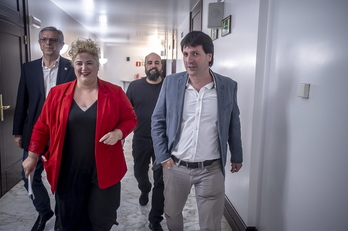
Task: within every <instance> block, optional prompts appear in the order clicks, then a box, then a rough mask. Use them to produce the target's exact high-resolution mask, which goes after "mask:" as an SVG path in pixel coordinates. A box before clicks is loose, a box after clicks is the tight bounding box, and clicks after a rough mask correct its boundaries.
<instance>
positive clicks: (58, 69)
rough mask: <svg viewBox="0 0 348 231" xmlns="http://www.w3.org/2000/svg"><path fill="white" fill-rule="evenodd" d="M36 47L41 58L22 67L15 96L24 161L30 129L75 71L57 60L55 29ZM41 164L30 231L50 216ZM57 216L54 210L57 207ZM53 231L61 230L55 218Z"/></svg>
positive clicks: (58, 45) (60, 40)
mask: <svg viewBox="0 0 348 231" xmlns="http://www.w3.org/2000/svg"><path fill="white" fill-rule="evenodd" d="M38 42H39V45H40V48H41V51H42V57H41V58H39V59H36V60H34V61H31V62H27V63H25V64H23V66H22V72H21V78H20V82H19V86H18V92H17V103H16V109H15V115H14V121H13V135H14V136H15V137H14V142H15V144H16V145H17V146H18V147H19V148H21V149H23V160H24V159H26V158H27V156H28V145H29V142H30V137H31V134H32V130H33V126H34V125H35V122H36V120H37V119H38V117H39V115H40V113H41V109H42V106H43V104H44V101H45V99H46V97H47V95H48V93H49V91H50V89H51V88H52V87H54V86H56V85H58V84H62V83H66V82H69V81H72V80H74V79H75V78H76V77H75V74H74V69H73V68H72V67H71V64H70V61H69V60H68V59H65V58H63V57H61V56H60V54H59V52H60V50H61V49H62V47H63V45H64V35H63V32H62V31H60V30H58V29H57V28H55V27H45V28H43V29H42V30H41V31H40V32H39V40H38ZM43 169H44V168H43V164H42V161H41V159H40V158H39V160H38V163H37V166H36V169H35V172H34V177H33V182H32V189H33V194H34V195H33V197H32V201H33V204H34V206H35V209H36V211H37V212H38V213H39V216H38V218H37V220H36V222H35V224H34V226H33V227H32V229H31V230H32V231H42V230H44V229H45V225H46V222H47V221H48V220H49V219H50V218H51V217H52V216H53V214H54V213H53V211H52V209H51V205H50V198H49V196H48V193H47V190H46V188H45V186H44V185H43V182H42V176H41V173H42V171H43ZM22 175H23V181H24V187H25V188H26V189H27V190H28V180H27V178H25V177H24V174H23V172H22ZM56 214H57V207H56ZM55 230H60V225H59V218H58V217H57V218H56V223H55Z"/></svg>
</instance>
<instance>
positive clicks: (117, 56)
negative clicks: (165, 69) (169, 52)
mask: <svg viewBox="0 0 348 231" xmlns="http://www.w3.org/2000/svg"><path fill="white" fill-rule="evenodd" d="M106 52H107V57H108V62H107V63H106V64H105V67H106V68H107V75H106V76H105V79H106V80H107V81H109V82H112V83H114V84H117V85H120V86H122V87H123V84H124V82H122V81H132V80H134V75H136V74H139V75H140V76H141V77H144V76H146V75H145V67H144V66H140V67H137V66H136V65H135V64H136V62H137V61H138V62H145V56H146V55H148V54H149V53H151V52H155V53H157V54H159V55H160V54H161V51H160V50H159V48H153V47H142V46H129V45H127V46H124V45H122V46H119V45H107V46H106ZM127 57H129V58H130V61H127Z"/></svg>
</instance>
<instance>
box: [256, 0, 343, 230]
mask: <svg viewBox="0 0 348 231" xmlns="http://www.w3.org/2000/svg"><path fill="white" fill-rule="evenodd" d="M269 2H270V6H269V8H268V10H269V12H268V13H267V12H265V11H263V12H262V13H261V14H266V17H268V19H269V20H268V21H267V20H263V21H261V22H260V25H261V26H260V27H265V24H267V27H268V31H267V32H266V31H263V32H262V33H264V35H265V38H266V39H265V41H266V43H265V44H264V46H265V47H266V49H265V58H260V59H259V60H258V61H260V63H263V64H264V68H261V67H260V70H262V69H263V70H264V71H263V72H262V71H260V72H258V73H257V76H256V77H257V78H258V77H260V78H261V79H263V80H264V82H263V83H261V84H260V85H259V86H258V87H260V88H262V90H260V91H259V93H260V94H258V95H256V97H258V98H264V99H265V101H264V104H263V105H262V106H263V107H260V109H259V110H257V111H255V114H254V117H256V116H257V115H265V117H264V119H263V121H260V122H262V123H264V125H263V126H264V127H263V137H259V138H260V139H261V140H262V141H263V142H264V144H263V146H264V147H263V148H262V149H261V155H262V156H261V157H260V160H261V161H260V163H259V164H260V166H261V171H260V174H261V177H260V180H261V181H260V185H261V194H260V197H259V201H260V209H259V211H258V214H259V217H258V222H257V225H258V228H259V230H264V231H268V230H269V231H274V230H285V231H293V230H296V231H302V230H319V231H321V230H322V231H326V230H346V229H347V207H348V200H347V195H348V184H347V180H346V176H347V175H348V168H347V163H348V155H347V150H348V149H347V148H348V145H347V137H348V123H347V122H346V120H347V114H348V107H347V98H348V91H347V88H348V78H347V73H348V65H347V64H348V62H347V60H348V48H347V41H348V31H347V27H346V22H347V21H348V14H347V10H348V2H347V1H345V0H333V1H325V0H308V1H302V0H291V1H286V0H280V1H279V0H277V1H275V0H272V1H269ZM262 4H264V5H267V2H266V1H262ZM266 17H265V18H266ZM299 83H310V84H311V86H310V96H309V99H302V98H299V97H297V96H296V93H297V92H296V91H297V85H298V84H299ZM260 127H261V126H260ZM255 138H256V137H255Z"/></svg>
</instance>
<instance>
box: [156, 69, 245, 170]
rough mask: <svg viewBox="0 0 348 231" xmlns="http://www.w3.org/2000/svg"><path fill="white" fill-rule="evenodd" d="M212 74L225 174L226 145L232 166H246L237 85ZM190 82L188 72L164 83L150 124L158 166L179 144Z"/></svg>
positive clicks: (168, 78)
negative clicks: (244, 163)
mask: <svg viewBox="0 0 348 231" xmlns="http://www.w3.org/2000/svg"><path fill="white" fill-rule="evenodd" d="M211 74H212V75H213V77H214V79H215V83H216V94H217V103H218V125H217V126H218V138H219V150H220V156H221V163H222V171H223V172H224V166H225V165H226V158H227V144H228V146H229V150H230V152H231V163H242V162H243V152H242V141H241V131H240V130H241V128H240V119H239V108H238V104H237V82H235V81H234V80H232V79H231V78H228V77H224V76H222V75H219V74H217V73H214V72H211ZM187 80H188V74H187V72H181V73H177V74H172V75H169V76H167V77H166V78H165V79H164V82H163V85H162V89H161V92H160V95H159V98H158V101H157V105H156V107H155V110H154V112H153V114H152V122H151V135H152V140H153V145H154V150H155V155H156V162H158V163H161V162H163V161H165V160H168V159H169V158H170V157H171V153H172V151H173V149H174V148H175V147H176V145H177V144H178V142H179V140H180V135H181V121H182V113H183V105H184V98H185V89H186V83H187Z"/></svg>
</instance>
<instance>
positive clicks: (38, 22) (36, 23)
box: [29, 15, 41, 28]
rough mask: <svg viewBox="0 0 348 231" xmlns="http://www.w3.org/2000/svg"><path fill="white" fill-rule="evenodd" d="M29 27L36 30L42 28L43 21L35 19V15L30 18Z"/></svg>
mask: <svg viewBox="0 0 348 231" xmlns="http://www.w3.org/2000/svg"><path fill="white" fill-rule="evenodd" d="M29 25H30V26H33V27H35V28H41V20H40V19H38V18H36V17H34V16H33V15H30V16H29Z"/></svg>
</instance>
